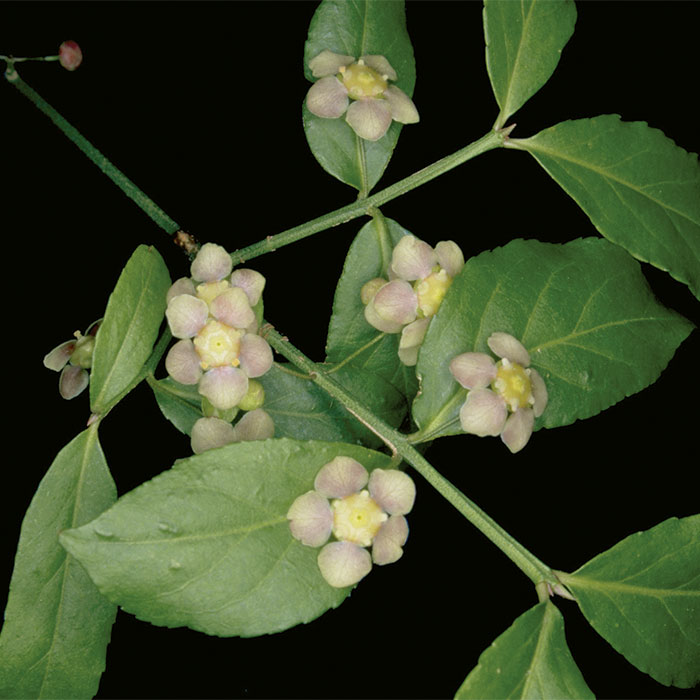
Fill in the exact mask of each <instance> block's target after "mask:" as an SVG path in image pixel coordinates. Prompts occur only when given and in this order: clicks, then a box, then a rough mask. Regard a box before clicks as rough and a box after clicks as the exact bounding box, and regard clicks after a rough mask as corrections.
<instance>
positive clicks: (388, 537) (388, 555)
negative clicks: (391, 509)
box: [372, 515, 408, 566]
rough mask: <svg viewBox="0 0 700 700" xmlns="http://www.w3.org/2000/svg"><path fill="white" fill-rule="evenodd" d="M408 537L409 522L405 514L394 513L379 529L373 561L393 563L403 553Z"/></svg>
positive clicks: (373, 549) (373, 546) (373, 547)
mask: <svg viewBox="0 0 700 700" xmlns="http://www.w3.org/2000/svg"><path fill="white" fill-rule="evenodd" d="M407 539H408V522H407V521H406V518H404V517H403V515H392V516H391V517H390V518H389V519H388V520H387V521H386V522H385V523H384V524H383V525H382V526H381V528H380V529H379V532H378V533H377V536H376V537H375V538H374V542H373V543H372V561H373V562H374V563H375V564H379V565H380V566H381V565H384V564H393V563H394V562H395V561H398V560H399V559H400V558H401V556H402V555H403V549H402V547H403V546H404V544H406V540H407Z"/></svg>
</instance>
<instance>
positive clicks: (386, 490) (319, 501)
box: [287, 456, 416, 588]
mask: <svg viewBox="0 0 700 700" xmlns="http://www.w3.org/2000/svg"><path fill="white" fill-rule="evenodd" d="M365 487H366V488H365ZM415 497H416V487H415V484H414V483H413V480H412V479H411V477H409V476H408V475H407V474H405V473H404V472H401V471H398V470H396V469H375V470H374V471H373V472H372V474H371V475H370V474H369V473H368V472H367V470H366V469H365V467H364V466H362V464H360V463H359V462H358V461H356V460H354V459H352V458H351V457H344V456H340V457H336V458H335V459H333V460H331V461H330V462H328V463H327V464H325V465H324V466H323V467H322V468H321V470H320V471H319V472H318V474H317V475H316V479H315V480H314V490H312V491H307V492H306V493H305V494H303V495H301V496H299V497H298V498H297V499H296V500H295V501H294V502H293V503H292V505H291V507H290V508H289V511H288V512H287V518H288V520H289V527H290V530H291V532H292V535H293V536H294V537H295V538H296V539H297V540H299V541H300V542H301V543H302V544H305V545H307V546H309V547H321V550H320V552H319V554H318V566H319V569H320V571H321V575H322V576H323V578H324V579H325V580H326V581H327V582H328V583H329V584H330V585H331V586H333V587H335V588H344V587H345V586H353V585H355V584H356V583H358V582H359V581H360V580H361V579H362V578H364V577H365V576H366V575H367V574H368V573H369V572H370V570H371V569H372V563H375V564H378V565H384V564H391V563H393V562H395V561H398V559H400V558H401V556H402V555H403V545H404V544H405V543H406V539H407V537H408V523H407V521H406V518H405V517H404V516H405V515H406V514H407V513H408V512H410V510H411V508H413V502H414V500H415ZM331 537H332V538H333V540H332V541H330V542H329V540H330V539H331ZM368 547H371V548H372V553H371V555H370V553H369V551H368V549H367V548H368Z"/></svg>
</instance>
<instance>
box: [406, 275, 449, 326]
mask: <svg viewBox="0 0 700 700" xmlns="http://www.w3.org/2000/svg"><path fill="white" fill-rule="evenodd" d="M451 284H452V278H451V277H450V276H449V275H448V274H447V272H446V271H445V270H443V269H442V268H441V267H439V266H437V269H436V270H435V272H431V273H430V274H429V275H428V276H427V277H426V278H425V279H422V280H418V281H417V282H415V283H414V285H413V288H414V290H415V292H416V296H417V297H418V308H419V309H420V310H421V312H422V314H423V317H425V318H427V317H428V316H433V315H434V314H435V312H436V311H437V310H438V308H439V307H440V304H441V303H442V300H443V299H444V298H445V294H446V293H447V290H448V289H449V288H450V285H451Z"/></svg>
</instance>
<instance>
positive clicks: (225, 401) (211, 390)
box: [199, 367, 248, 411]
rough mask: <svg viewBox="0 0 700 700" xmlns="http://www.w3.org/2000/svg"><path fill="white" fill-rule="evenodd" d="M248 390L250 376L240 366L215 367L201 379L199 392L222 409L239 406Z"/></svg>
mask: <svg viewBox="0 0 700 700" xmlns="http://www.w3.org/2000/svg"><path fill="white" fill-rule="evenodd" d="M247 391H248V376H247V375H246V373H245V372H244V371H243V370H242V369H239V368H238V367H214V368H212V369H210V370H208V371H207V372H205V373H204V376H203V377H202V378H201V379H200V380H199V393H200V394H201V395H202V396H204V397H206V398H207V399H209V401H210V403H211V405H212V406H214V408H218V409H220V410H222V411H225V410H226V409H228V408H233V407H234V406H237V405H238V402H239V401H240V400H241V399H242V398H243V397H244V396H245V395H246V392H247Z"/></svg>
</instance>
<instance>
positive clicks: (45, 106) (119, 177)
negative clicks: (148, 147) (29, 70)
mask: <svg viewBox="0 0 700 700" xmlns="http://www.w3.org/2000/svg"><path fill="white" fill-rule="evenodd" d="M5 77H6V78H7V81H8V82H9V83H10V84H11V85H14V87H16V88H17V89H18V90H19V91H20V92H21V93H22V94H23V95H24V96H25V97H26V98H27V99H28V100H30V101H31V102H32V103H33V104H34V105H35V106H36V107H37V108H38V109H39V110H40V111H41V112H43V113H44V114H45V115H46V116H47V117H48V118H49V119H50V120H51V121H52V122H53V123H54V124H55V125H56V126H57V127H58V128H59V129H60V130H61V131H62V132H63V133H64V134H65V135H66V136H67V137H68V138H69V139H70V140H71V141H72V142H73V143H74V144H75V145H76V146H77V147H78V148H79V149H80V150H81V151H82V152H83V153H84V154H85V155H86V156H87V157H88V158H89V159H90V160H91V161H92V162H93V163H94V164H95V165H96V166H97V167H98V168H99V169H100V170H101V171H102V172H103V173H104V174H105V175H106V176H107V177H108V178H109V179H110V180H111V181H112V182H113V183H114V184H115V185H117V187H119V188H120V189H121V190H122V191H123V192H124V194H126V196H127V197H129V198H130V199H132V200H133V201H134V202H135V203H136V204H137V205H138V206H139V207H140V208H141V209H142V210H143V211H144V212H145V213H146V214H148V216H150V217H151V219H153V221H155V222H156V224H158V226H160V227H161V228H162V229H163V230H165V231H166V233H169V234H174V233H175V232H177V231H178V230H179V229H180V226H179V225H178V224H177V223H176V222H175V221H173V220H172V219H171V218H170V217H169V216H168V215H167V214H166V213H165V212H164V211H163V210H162V209H161V208H160V207H159V206H158V205H157V204H156V203H155V202H154V201H153V200H152V199H151V198H150V197H147V196H146V195H145V194H144V193H143V192H142V191H141V190H140V189H139V188H138V187H137V186H136V185H135V184H134V183H133V182H132V181H131V180H130V179H129V178H128V177H126V175H124V173H122V172H121V170H119V169H118V168H117V167H115V166H114V165H113V164H112V163H111V162H110V161H109V159H108V158H107V157H106V156H105V155H104V154H102V153H101V152H100V151H99V150H98V149H97V148H95V146H93V145H92V143H90V141H88V140H87V139H86V138H85V137H84V136H83V135H82V134H81V133H80V132H79V131H78V130H77V129H76V128H75V127H74V126H73V125H72V124H71V123H70V122H68V121H67V120H66V119H65V118H64V117H62V116H61V115H60V114H59V113H58V112H57V111H56V110H55V109H54V108H53V107H52V106H51V105H50V104H49V103H48V102H47V101H46V100H45V99H44V98H43V97H42V96H41V95H40V94H39V93H38V92H36V91H35V90H34V89H33V88H32V87H30V86H29V85H27V83H25V82H24V80H22V78H20V77H19V74H18V73H17V71H15V70H14V68H13V66H12V65H11V64H8V69H7V71H6V72H5Z"/></svg>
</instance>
